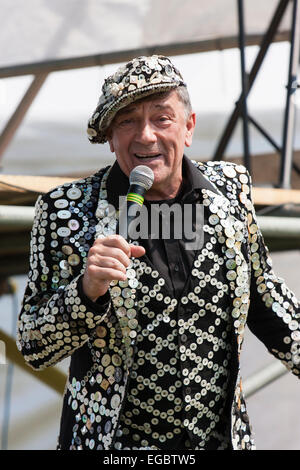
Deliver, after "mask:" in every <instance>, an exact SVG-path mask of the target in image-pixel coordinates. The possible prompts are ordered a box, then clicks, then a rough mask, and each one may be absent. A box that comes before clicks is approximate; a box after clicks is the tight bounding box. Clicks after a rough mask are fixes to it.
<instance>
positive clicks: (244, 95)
mask: <svg viewBox="0 0 300 470" xmlns="http://www.w3.org/2000/svg"><path fill="white" fill-rule="evenodd" d="M238 19H239V48H240V60H241V84H242V95H241V103H242V106H241V107H242V119H243V148H244V155H243V158H244V163H245V166H246V168H247V170H248V171H249V173H251V161H250V151H249V127H248V110H247V94H248V77H247V74H246V70H245V26H244V2H243V0H238Z"/></svg>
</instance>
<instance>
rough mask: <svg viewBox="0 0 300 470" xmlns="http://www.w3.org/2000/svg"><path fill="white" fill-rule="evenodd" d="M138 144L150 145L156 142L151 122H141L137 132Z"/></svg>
mask: <svg viewBox="0 0 300 470" xmlns="http://www.w3.org/2000/svg"><path fill="white" fill-rule="evenodd" d="M136 140H137V142H140V143H143V144H149V143H153V142H156V134H155V132H154V129H153V127H152V125H151V123H150V122H148V121H144V122H141V123H140V125H139V127H138V129H137V132H136Z"/></svg>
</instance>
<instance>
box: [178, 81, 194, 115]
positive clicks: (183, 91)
mask: <svg viewBox="0 0 300 470" xmlns="http://www.w3.org/2000/svg"><path fill="white" fill-rule="evenodd" d="M175 91H176V93H177V96H178V98H179V99H180V101H181V102H182V103H183V105H184V109H185V117H186V119H188V118H189V117H190V115H191V113H192V103H191V99H190V95H189V92H188V89H187V87H186V86H179V87H177V88H175Z"/></svg>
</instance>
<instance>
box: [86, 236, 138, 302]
mask: <svg viewBox="0 0 300 470" xmlns="http://www.w3.org/2000/svg"><path fill="white" fill-rule="evenodd" d="M144 254H145V249H144V247H142V246H136V245H131V244H129V243H128V242H127V241H126V240H125V238H123V237H122V236H121V235H110V236H108V237H106V238H97V239H96V240H95V242H94V244H93V246H92V247H91V248H90V250H89V253H88V259H87V265H86V269H85V273H84V275H83V279H82V287H83V291H84V293H85V295H86V296H87V297H89V298H90V299H91V300H92V301H93V302H95V301H96V300H97V299H98V297H100V296H102V295H104V294H105V293H106V292H107V290H108V288H109V285H110V282H111V281H112V280H117V281H125V280H126V279H127V278H126V267H128V266H129V263H130V258H131V257H135V258H139V257H140V256H143V255H144Z"/></svg>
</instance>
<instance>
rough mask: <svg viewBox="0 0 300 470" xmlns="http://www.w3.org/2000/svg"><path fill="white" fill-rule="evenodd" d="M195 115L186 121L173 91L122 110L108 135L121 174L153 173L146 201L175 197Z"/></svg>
mask: <svg viewBox="0 0 300 470" xmlns="http://www.w3.org/2000/svg"><path fill="white" fill-rule="evenodd" d="M194 128H195V114H194V113H192V114H191V115H190V116H189V117H188V118H187V117H186V113H185V109H184V105H183V103H182V101H181V100H180V99H179V98H178V96H177V93H176V91H172V92H170V93H168V94H167V95H166V96H163V97H161V96H157V95H156V96H155V95H153V98H152V99H148V100H142V101H136V102H135V103H132V104H130V105H128V106H127V107H125V108H124V109H121V110H120V111H119V112H118V113H117V114H116V116H115V118H114V120H113V122H112V124H111V126H110V128H109V130H108V133H107V136H108V141H109V145H110V149H111V151H112V152H115V154H116V158H117V161H118V163H119V165H120V168H121V169H122V171H123V172H124V173H125V174H126V175H127V176H129V174H130V172H131V170H132V169H133V168H135V167H136V166H137V165H147V166H149V167H150V168H151V169H152V170H153V172H154V183H153V186H152V188H151V189H150V190H149V191H148V192H147V199H153V200H155V199H156V200H159V199H168V198H172V197H175V196H176V194H177V192H178V190H179V187H180V184H181V181H182V157H183V152H184V148H185V146H187V147H188V146H190V145H191V143H192V135H193V131H194Z"/></svg>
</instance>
